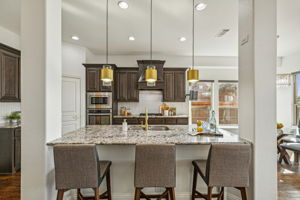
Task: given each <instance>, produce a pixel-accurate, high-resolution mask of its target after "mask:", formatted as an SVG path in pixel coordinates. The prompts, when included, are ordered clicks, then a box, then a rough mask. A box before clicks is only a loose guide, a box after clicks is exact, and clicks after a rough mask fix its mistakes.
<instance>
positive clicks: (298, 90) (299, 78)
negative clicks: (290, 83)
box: [294, 72, 300, 125]
mask: <svg viewBox="0 0 300 200" xmlns="http://www.w3.org/2000/svg"><path fill="white" fill-rule="evenodd" d="M294 78H295V82H294V83H295V85H294V91H295V92H294V93H295V95H294V96H295V98H294V104H295V105H294V106H295V117H294V124H295V125H296V124H298V123H299V120H300V72H298V73H296V74H295V75H294Z"/></svg>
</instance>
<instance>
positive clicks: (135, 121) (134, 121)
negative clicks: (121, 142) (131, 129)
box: [113, 117, 139, 125]
mask: <svg viewBox="0 0 300 200" xmlns="http://www.w3.org/2000/svg"><path fill="white" fill-rule="evenodd" d="M124 119H126V121H127V124H129V125H131V124H138V123H139V122H138V119H137V118H125V117H124V118H114V119H113V124H117V125H120V124H122V123H123V121H124Z"/></svg>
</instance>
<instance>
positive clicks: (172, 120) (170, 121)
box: [165, 118, 177, 124]
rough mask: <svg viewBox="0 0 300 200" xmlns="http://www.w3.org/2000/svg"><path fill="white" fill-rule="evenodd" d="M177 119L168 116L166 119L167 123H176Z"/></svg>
mask: <svg viewBox="0 0 300 200" xmlns="http://www.w3.org/2000/svg"><path fill="white" fill-rule="evenodd" d="M176 123H177V120H176V118H166V119H165V124H176Z"/></svg>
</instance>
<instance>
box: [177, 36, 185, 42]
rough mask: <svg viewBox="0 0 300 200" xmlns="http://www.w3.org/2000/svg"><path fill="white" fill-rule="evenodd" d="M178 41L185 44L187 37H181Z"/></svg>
mask: <svg viewBox="0 0 300 200" xmlns="http://www.w3.org/2000/svg"><path fill="white" fill-rule="evenodd" d="M178 40H179V41H180V42H185V41H186V37H180V38H178Z"/></svg>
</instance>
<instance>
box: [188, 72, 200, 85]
mask: <svg viewBox="0 0 300 200" xmlns="http://www.w3.org/2000/svg"><path fill="white" fill-rule="evenodd" d="M187 76H188V81H189V82H190V83H195V82H198V81H199V70H198V69H189V70H188V72H187Z"/></svg>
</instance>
